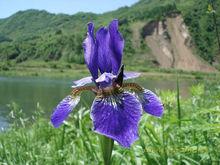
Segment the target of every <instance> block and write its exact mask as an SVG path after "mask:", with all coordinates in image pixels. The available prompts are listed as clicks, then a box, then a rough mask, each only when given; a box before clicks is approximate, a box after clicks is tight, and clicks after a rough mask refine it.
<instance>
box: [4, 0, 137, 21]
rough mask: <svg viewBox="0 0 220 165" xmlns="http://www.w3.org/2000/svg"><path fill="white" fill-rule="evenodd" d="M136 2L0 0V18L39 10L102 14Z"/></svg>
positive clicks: (120, 0) (118, 0) (132, 0)
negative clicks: (30, 10)
mask: <svg viewBox="0 0 220 165" xmlns="http://www.w3.org/2000/svg"><path fill="white" fill-rule="evenodd" d="M137 1H138V0H0V18H6V17H8V16H10V15H12V14H14V13H15V12H17V11H19V10H26V9H40V10H43V9H44V10H47V11H49V12H51V13H65V14H74V13H77V12H79V11H84V12H94V13H103V12H106V11H111V10H115V9H117V8H119V7H122V6H130V5H132V4H134V3H135V2H137Z"/></svg>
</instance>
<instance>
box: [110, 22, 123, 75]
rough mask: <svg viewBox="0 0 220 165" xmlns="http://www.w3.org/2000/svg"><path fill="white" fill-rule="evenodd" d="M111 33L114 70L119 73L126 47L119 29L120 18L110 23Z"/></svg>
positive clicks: (114, 72)
mask: <svg viewBox="0 0 220 165" xmlns="http://www.w3.org/2000/svg"><path fill="white" fill-rule="evenodd" d="M109 33H110V39H111V41H110V49H111V54H112V55H111V61H112V72H113V74H117V73H118V70H119V68H120V66H121V61H122V54H123V49H124V39H123V37H122V35H121V34H120V33H119V31H118V20H116V19H115V20H113V21H112V22H111V23H110V24H109Z"/></svg>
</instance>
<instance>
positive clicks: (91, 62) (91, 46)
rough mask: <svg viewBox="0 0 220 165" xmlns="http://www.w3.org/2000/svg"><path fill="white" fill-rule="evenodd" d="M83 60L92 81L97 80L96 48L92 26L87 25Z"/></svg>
mask: <svg viewBox="0 0 220 165" xmlns="http://www.w3.org/2000/svg"><path fill="white" fill-rule="evenodd" d="M83 49H84V58H85V62H86V64H87V67H88V69H89V71H90V72H91V75H92V77H93V78H94V79H97V78H98V65H97V58H98V57H97V47H96V43H95V38H94V25H93V23H88V32H87V37H86V39H85V40H84V42H83Z"/></svg>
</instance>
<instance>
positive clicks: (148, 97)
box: [139, 89, 164, 117]
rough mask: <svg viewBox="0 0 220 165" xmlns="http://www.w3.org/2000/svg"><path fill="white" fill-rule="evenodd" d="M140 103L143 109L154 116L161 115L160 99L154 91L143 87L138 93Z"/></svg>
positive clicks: (162, 108) (162, 109) (161, 105)
mask: <svg viewBox="0 0 220 165" xmlns="http://www.w3.org/2000/svg"><path fill="white" fill-rule="evenodd" d="M139 96H140V98H141V103H142V107H143V109H144V111H145V112H146V113H149V114H151V115H153V116H156V117H161V116H162V115H163V111H164V107H163V104H162V102H161V100H160V99H159V98H158V97H157V95H156V94H155V93H153V92H152V91H150V90H148V89H144V91H143V93H141V94H140V95H139Z"/></svg>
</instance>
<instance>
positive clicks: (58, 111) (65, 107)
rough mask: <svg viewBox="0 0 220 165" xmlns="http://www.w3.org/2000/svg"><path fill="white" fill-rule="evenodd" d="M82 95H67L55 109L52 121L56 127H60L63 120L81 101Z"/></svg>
mask: <svg viewBox="0 0 220 165" xmlns="http://www.w3.org/2000/svg"><path fill="white" fill-rule="evenodd" d="M79 100H80V97H79V96H76V97H73V96H70V95H69V96H67V97H65V98H64V99H63V100H62V101H61V102H60V103H59V104H58V105H57V107H56V108H55V109H54V111H53V114H52V115H51V123H52V124H53V126H54V127H56V128H57V127H59V126H60V125H61V124H62V123H63V121H64V120H65V119H66V118H67V117H68V116H69V114H70V112H71V111H72V110H73V108H75V107H76V105H77V104H78V103H79Z"/></svg>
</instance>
